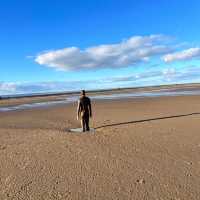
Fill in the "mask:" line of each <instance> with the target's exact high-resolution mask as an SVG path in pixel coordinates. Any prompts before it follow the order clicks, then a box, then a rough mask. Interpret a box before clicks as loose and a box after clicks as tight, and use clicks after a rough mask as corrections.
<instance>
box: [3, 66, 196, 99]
mask: <svg viewBox="0 0 200 200" xmlns="http://www.w3.org/2000/svg"><path fill="white" fill-rule="evenodd" d="M199 73H200V67H198V66H187V67H185V68H184V69H174V68H172V67H169V68H165V69H158V70H149V71H144V72H140V73H135V74H133V73H132V74H130V75H129V76H117V77H107V78H102V79H93V80H85V81H84V80H83V81H63V82H61V81H60V82H59V81H57V82H56V81H55V82H39V83H12V82H9V83H5V82H0V96H1V95H12V94H30V93H44V92H62V91H75V90H76V91H77V90H81V89H87V90H88V89H104V88H114V87H115V88H117V87H137V86H145V85H146V86H147V85H156V84H167V83H184V82H199V81H200V77H199Z"/></svg>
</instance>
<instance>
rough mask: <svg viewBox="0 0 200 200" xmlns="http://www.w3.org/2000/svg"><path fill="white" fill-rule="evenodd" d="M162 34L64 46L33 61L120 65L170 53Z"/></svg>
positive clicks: (62, 65) (71, 66) (68, 66)
mask: <svg viewBox="0 0 200 200" xmlns="http://www.w3.org/2000/svg"><path fill="white" fill-rule="evenodd" d="M166 41H167V37H166V36H164V35H150V36H134V37H131V38H129V39H127V40H123V41H122V42H120V43H117V44H104V45H98V46H93V47H88V48H86V49H80V48H78V47H67V48H64V49H59V50H54V51H48V52H44V53H40V54H39V55H37V56H36V58H35V61H36V62H37V63H39V64H40V65H45V66H48V67H52V68H55V69H57V70H64V71H68V70H80V69H102V68H121V67H128V66H130V65H134V64H136V63H139V62H144V61H148V60H149V58H150V57H153V56H158V55H163V54H167V53H170V52H171V51H172V48H171V47H169V46H168V45H166V44H165V43H166Z"/></svg>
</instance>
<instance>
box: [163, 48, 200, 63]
mask: <svg viewBox="0 0 200 200" xmlns="http://www.w3.org/2000/svg"><path fill="white" fill-rule="evenodd" d="M194 58H200V48H197V47H196V48H190V49H186V50H183V51H180V52H176V53H170V54H167V55H165V56H163V60H164V61H165V62H173V61H181V60H191V59H194Z"/></svg>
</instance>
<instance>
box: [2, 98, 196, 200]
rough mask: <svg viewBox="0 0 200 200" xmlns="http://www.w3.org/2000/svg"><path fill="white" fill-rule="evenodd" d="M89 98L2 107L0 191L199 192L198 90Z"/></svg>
mask: <svg viewBox="0 0 200 200" xmlns="http://www.w3.org/2000/svg"><path fill="white" fill-rule="evenodd" d="M92 105H93V119H92V121H91V124H92V127H94V128H96V130H95V134H88V133H84V134H83V133H78V134H74V133H70V132H69V131H68V130H69V129H70V128H76V127H79V126H80V125H79V122H77V121H76V104H75V103H74V104H67V105H62V106H61V105H60V106H56V107H51V108H43V109H42V108H40V109H32V110H24V111H15V112H7V113H0V199H2V200H13V199H14V200H15V199H16V200H18V199H19V200H29V199H30V200H51V199H52V200H53V199H56V200H64V199H73V200H79V199H80V200H89V199H91V200H95V199H98V200H107V199H109V200H110V199H120V200H121V199H122V200H126V199H130V200H132V199H133V200H198V199H200V96H185V97H160V98H146V99H128V100H125V99H124V100H104V101H102V100H101V101H100V100H99V101H93V102H92ZM165 117H166V118H165ZM161 118H162V119H161ZM149 119H150V120H149Z"/></svg>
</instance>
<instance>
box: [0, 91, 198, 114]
mask: <svg viewBox="0 0 200 200" xmlns="http://www.w3.org/2000/svg"><path fill="white" fill-rule="evenodd" d="M186 95H200V90H195V91H191V90H190V91H187V90H185V91H170V90H168V89H161V90H154V91H151V92H129V93H116V94H108V95H95V96H91V99H94V100H95V99H97V100H98V99H99V100H101V99H102V100H106V99H110V100H112V99H129V98H145V97H146V98H148V97H161V96H186ZM78 98H79V96H77V95H72V96H70V97H63V100H59V101H49V102H41V103H30V104H21V105H17V106H7V107H0V112H8V111H15V110H24V109H32V108H41V107H49V106H55V105H61V104H69V103H72V102H76V101H77V100H78Z"/></svg>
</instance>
